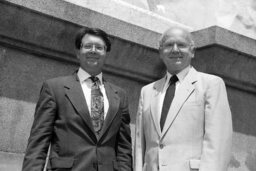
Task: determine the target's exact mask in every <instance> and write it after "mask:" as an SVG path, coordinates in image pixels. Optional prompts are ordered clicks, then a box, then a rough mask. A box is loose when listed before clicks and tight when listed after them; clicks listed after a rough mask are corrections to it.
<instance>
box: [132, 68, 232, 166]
mask: <svg viewBox="0 0 256 171" xmlns="http://www.w3.org/2000/svg"><path fill="white" fill-rule="evenodd" d="M164 83H165V79H164V78H162V79H160V80H158V81H156V82H153V83H151V84H149V85H147V86H145V87H143V88H142V90H141V96H140V102H139V108H138V113H137V119H136V140H135V158H134V162H135V171H158V170H159V171H191V170H199V171H226V170H227V168H228V164H229V160H230V154H231V144H232V119H231V112H230V108H229V104H228V99H227V93H226V88H225V84H224V82H223V80H222V79H221V78H219V77H217V76H214V75H210V74H205V73H201V72H197V71H196V70H195V69H194V68H191V69H190V71H189V73H188V74H187V75H186V77H185V78H184V80H183V81H182V82H181V84H180V85H179V89H177V90H176V92H175V97H174V99H173V101H172V104H171V107H170V109H169V112H168V116H167V118H166V121H165V125H164V127H163V131H162V132H161V129H160V120H159V119H158V118H160V117H158V115H161V111H159V109H161V108H159V106H158V105H159V95H160V93H161V91H162V89H163V87H164Z"/></svg>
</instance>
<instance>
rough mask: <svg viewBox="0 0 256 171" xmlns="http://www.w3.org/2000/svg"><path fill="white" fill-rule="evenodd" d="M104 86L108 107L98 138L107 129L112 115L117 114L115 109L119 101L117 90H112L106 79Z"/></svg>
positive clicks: (112, 117) (117, 107)
mask: <svg viewBox="0 0 256 171" xmlns="http://www.w3.org/2000/svg"><path fill="white" fill-rule="evenodd" d="M104 86H105V90H106V94H107V98H108V101H109V108H108V112H107V115H106V118H105V120H104V123H103V127H102V130H101V131H100V135H99V139H100V138H101V137H102V136H103V134H104V133H105V132H106V131H107V129H108V128H109V126H110V124H111V123H112V121H113V119H114V117H115V116H116V114H117V111H118V109H119V103H120V98H119V96H118V94H117V93H118V92H117V90H114V89H113V86H111V85H110V84H109V83H108V82H106V81H104Z"/></svg>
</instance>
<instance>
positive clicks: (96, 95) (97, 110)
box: [90, 76, 104, 134]
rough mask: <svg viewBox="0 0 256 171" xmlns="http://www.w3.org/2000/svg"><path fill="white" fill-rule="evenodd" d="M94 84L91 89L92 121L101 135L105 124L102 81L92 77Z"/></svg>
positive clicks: (95, 129)
mask: <svg viewBox="0 0 256 171" xmlns="http://www.w3.org/2000/svg"><path fill="white" fill-rule="evenodd" d="M90 79H91V80H92V82H93V84H92V87H91V119H92V124H93V127H94V131H95V132H96V133H97V134H99V133H100V130H101V128H102V125H103V122H104V99H103V95H102V92H101V91H100V87H99V84H100V80H99V78H97V77H94V76H92V77H90Z"/></svg>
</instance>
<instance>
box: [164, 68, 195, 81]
mask: <svg viewBox="0 0 256 171" xmlns="http://www.w3.org/2000/svg"><path fill="white" fill-rule="evenodd" d="M190 68H191V66H190V65H189V66H187V67H186V68H184V69H183V70H182V71H180V72H179V73H178V74H176V76H177V77H178V79H179V82H182V81H183V80H184V78H185V77H186V75H187V74H188V72H189V70H190ZM171 77H172V74H170V73H169V72H168V71H167V73H166V81H167V80H170V78H171Z"/></svg>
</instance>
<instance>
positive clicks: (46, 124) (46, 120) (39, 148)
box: [22, 83, 56, 171]
mask: <svg viewBox="0 0 256 171" xmlns="http://www.w3.org/2000/svg"><path fill="white" fill-rule="evenodd" d="M55 112H56V103H55V100H54V96H53V93H52V91H51V90H50V87H49V86H48V84H47V83H44V84H43V86H42V88H41V92H40V97H39V100H38V103H37V105H36V109H35V115H34V122H33V125H32V128H31V132H30V137H29V139H28V145H27V150H26V152H25V157H24V161H23V166H22V171H31V170H36V171H42V170H43V169H44V165H45V161H46V156H47V152H48V148H49V144H50V139H51V136H52V131H53V126H54V120H55Z"/></svg>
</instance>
